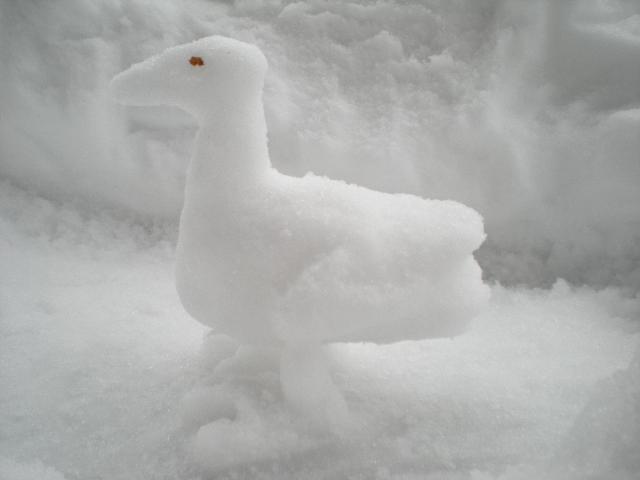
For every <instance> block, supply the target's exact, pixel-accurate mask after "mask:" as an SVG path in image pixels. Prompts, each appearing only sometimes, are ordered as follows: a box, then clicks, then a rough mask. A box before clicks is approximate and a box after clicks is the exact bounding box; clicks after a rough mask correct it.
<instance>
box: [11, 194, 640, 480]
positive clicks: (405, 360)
mask: <svg viewBox="0 0 640 480" xmlns="http://www.w3.org/2000/svg"><path fill="white" fill-rule="evenodd" d="M171 228H172V227H171V225H163V224H155V225H154V224H144V223H141V222H140V220H139V219H137V218H122V217H121V216H119V214H117V213H109V212H105V211H103V210H101V211H100V212H96V211H92V210H91V209H87V206H86V204H84V203H83V204H81V205H80V204H69V203H67V204H62V205H60V204H58V203H52V202H50V201H47V200H45V199H43V198H40V197H37V196H34V195H33V194H32V193H29V192H24V191H22V190H19V189H16V188H15V187H11V186H9V185H7V184H6V183H2V184H0V233H1V235H0V241H1V242H2V248H0V264H1V267H2V269H1V270H0V271H1V272H2V275H0V282H1V283H0V301H1V304H2V317H1V323H0V326H1V328H2V335H1V336H0V360H1V361H0V385H2V389H1V390H0V426H2V428H1V429H0V432H1V434H0V451H2V456H3V460H1V461H0V468H1V470H0V478H3V479H4V478H8V479H11V480H15V479H20V478H21V477H20V475H22V476H23V477H24V476H25V475H26V476H28V475H31V477H32V478H33V477H37V478H45V479H47V480H49V478H48V477H52V479H56V480H59V478H60V477H63V478H66V479H67V480H69V479H73V478H99V477H103V478H111V479H115V480H118V479H123V480H124V479H127V480H132V479H133V480H137V479H140V480H142V479H148V478H159V479H162V478H166V479H169V478H171V479H185V480H193V479H203V480H204V479H209V478H262V479H285V480H286V479H313V478H345V477H349V476H351V477H355V478H376V477H378V478H396V479H406V478H434V479H435V478H441V479H447V480H448V479H458V478H473V479H474V480H487V479H494V478H502V479H527V480H529V479H538V478H552V479H558V480H559V479H576V480H578V479H584V478H589V476H590V475H591V478H629V479H631V478H633V475H635V474H636V473H637V456H635V453H634V452H637V449H635V446H637V445H638V443H639V442H640V438H638V431H637V428H636V427H637V422H635V421H634V418H637V417H634V415H637V413H634V412H637V405H638V398H637V389H638V385H639V384H640V382H639V381H638V377H637V372H638V370H637V358H636V360H635V361H634V363H630V362H631V360H632V358H634V355H636V356H637V353H635V352H637V350H638V347H639V341H640V338H639V337H638V331H639V326H638V318H639V317H638V315H639V314H640V299H638V297H629V296H626V295H625V294H624V293H623V292H622V291H620V290H619V289H616V288H609V289H604V290H601V291H596V290H593V289H591V288H588V287H581V288H576V287H571V286H569V285H568V284H567V283H565V282H558V283H557V284H556V285H555V286H554V287H553V288H552V289H550V290H530V289H529V290H527V289H505V288H503V287H499V286H495V287H493V289H492V300H491V305H490V307H489V309H488V310H487V311H486V312H484V313H483V314H482V315H481V316H480V317H479V318H478V319H477V321H475V322H474V328H473V329H472V330H471V331H470V332H469V333H467V334H465V335H462V336H459V337H456V339H454V340H449V339H439V340H438V339H436V340H426V341H422V342H403V343H399V344H394V345H386V346H376V345H373V344H343V345H334V346H331V347H330V348H329V349H328V352H327V354H328V358H329V359H330V366H331V371H332V372H333V373H334V381H335V383H336V384H337V385H338V387H339V388H340V389H341V390H342V391H344V392H345V397H346V399H347V401H348V402H349V404H350V406H351V413H352V417H353V424H352V426H351V427H350V430H349V432H348V433H347V434H346V435H344V436H343V437H340V438H338V439H336V438H335V437H327V436H326V435H323V434H321V433H317V432H316V430H314V429H313V428H311V427H309V426H306V425H305V423H304V422H303V421H302V420H301V419H299V418H296V417H293V416H291V415H288V414H287V411H286V409H285V408H284V407H283V404H282V397H281V393H280V385H279V381H278V369H279V363H278V357H277V355H276V353H275V352H274V351H273V350H271V349H260V348H255V347H252V348H249V347H242V348H238V345H237V344H236V343H235V342H233V341H232V340H231V339H229V338H227V337H223V336H219V335H210V334H209V335H207V336H206V338H205V343H204V345H203V347H202V349H201V351H200V352H199V349H200V345H201V343H202V338H203V335H205V333H206V331H205V329H204V328H203V327H202V326H200V325H199V324H198V323H197V322H195V321H193V320H192V319H191V318H190V317H189V316H188V315H187V314H186V313H185V312H184V311H183V310H182V308H181V307H180V302H179V299H178V296H177V294H176V293H175V290H174V278H173V254H172V252H173V248H174V246H173V244H172V242H171V241H168V240H167V239H170V235H169V234H168V231H170V230H171ZM187 392H191V393H187ZM634 392H635V393H634ZM185 394H186V396H185ZM212 400H214V401H212ZM181 416H182V418H183V420H184V422H183V421H181V419H180V417H181ZM224 418H228V419H229V421H224V420H223V419H224ZM213 419H220V420H221V421H220V422H219V423H216V424H215V428H212V427H210V428H205V429H204V430H202V432H201V433H200V434H198V428H199V427H200V425H203V424H208V423H209V422H211V421H212V420H213ZM230 425H235V427H236V428H233V429H230V428H229V426H230ZM196 436H199V438H202V439H203V440H204V441H205V444H207V445H211V444H212V443H215V442H224V446H225V447H227V446H230V445H233V446H234V447H235V446H238V445H239V446H240V447H242V448H240V449H236V450H240V451H241V452H242V453H240V454H229V455H228V456H224V457H223V456H222V455H219V454H218V455H216V452H220V451H221V450H217V449H214V448H210V449H209V450H208V451H207V458H206V459H204V461H205V462H209V465H212V464H213V465H214V466H216V467H218V468H221V467H222V470H221V471H219V473H218V474H217V475H215V476H213V477H212V476H209V475H207V474H205V473H204V472H203V471H201V470H199V469H198V468H197V467H196V466H194V465H195V464H196V462H195V459H194V458H193V457H192V455H199V453H198V450H197V449H195V450H192V448H191V446H190V444H191V442H193V441H194V440H195V439H196ZM224 451H227V452H230V449H226V448H225V450H224ZM274 452H277V454H278V455H277V456H274ZM586 459H588V460H589V461H583V460H586ZM601 459H602V460H601ZM572 465H574V466H576V467H579V468H578V470H572V469H571V468H569V467H571V466H572ZM572 472H573V473H572ZM611 472H621V475H620V476H619V477H616V476H615V475H613V474H612V473H611ZM624 472H627V473H628V472H631V473H628V474H627V477H625V476H623V474H624ZM56 476H57V477H58V478H56ZM636 476H637V475H636ZM27 478H28V477H27Z"/></svg>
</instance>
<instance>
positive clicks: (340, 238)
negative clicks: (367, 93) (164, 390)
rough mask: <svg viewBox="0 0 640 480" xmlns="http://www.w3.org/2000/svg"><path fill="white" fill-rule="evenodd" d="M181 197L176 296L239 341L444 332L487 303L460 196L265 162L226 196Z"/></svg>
mask: <svg viewBox="0 0 640 480" xmlns="http://www.w3.org/2000/svg"><path fill="white" fill-rule="evenodd" d="M191 193H192V192H190V191H189V186H187V192H186V198H187V201H186V202H185V206H184V210H183V212H182V216H181V223H180V236H179V241H178V251H177V285H178V291H179V293H180V297H181V300H182V302H183V304H184V306H185V307H186V309H187V311H189V313H190V314H191V315H192V316H194V318H196V319H198V320H199V321H200V322H202V323H205V324H207V325H210V326H211V327H213V328H214V329H215V330H217V331H220V332H221V333H226V334H229V335H231V336H233V337H236V338H238V339H240V340H242V341H245V342H249V343H256V344H278V343H300V342H323V343H324V342H336V341H372V342H377V343H389V342H395V341H400V340H413V339H421V338H429V337H442V336H453V335H456V334H458V333H461V331H463V330H464V328H465V326H466V324H467V322H468V320H469V319H470V318H471V317H472V316H473V315H474V314H475V312H476V311H477V310H478V309H479V308H481V306H482V304H483V302H484V301H486V296H487V289H486V287H485V286H484V285H483V283H482V280H481V272H480V268H479V267H478V265H477V263H476V262H475V260H474V259H473V256H472V252H473V251H474V250H475V249H476V248H477V247H478V246H479V245H480V243H481V242H482V241H483V239H484V233H483V231H482V220H481V218H480V216H479V215H478V214H477V213H476V212H475V211H473V210H472V209H470V208H467V207H465V206H464V205H461V204H459V203H456V202H451V201H438V200H425V199H422V198H419V197H416V196H412V195H392V194H386V193H381V192H376V191H372V190H369V189H366V188H363V187H359V186H356V185H352V184H347V183H344V182H340V181H335V180H330V179H327V178H324V177H318V176H315V175H311V174H308V175H306V176H305V177H302V178H294V177H289V176H285V175H282V174H280V173H279V172H277V171H276V170H273V169H269V170H267V171H266V172H265V174H264V175H263V176H260V178H258V179H255V181H253V182H251V183H249V184H245V185H243V187H242V189H241V190H240V191H238V192H236V194H234V195H233V196H232V197H231V198H225V197H224V191H222V192H221V194H220V195H215V196H213V198H212V197H211V195H210V194H209V193H208V194H207V195H205V196H206V197H207V199H208V200H209V201H207V200H206V199H203V198H201V197H199V196H197V195H196V198H190V196H191ZM189 200H191V201H189ZM213 218H215V219H216V221H211V220H210V219H213Z"/></svg>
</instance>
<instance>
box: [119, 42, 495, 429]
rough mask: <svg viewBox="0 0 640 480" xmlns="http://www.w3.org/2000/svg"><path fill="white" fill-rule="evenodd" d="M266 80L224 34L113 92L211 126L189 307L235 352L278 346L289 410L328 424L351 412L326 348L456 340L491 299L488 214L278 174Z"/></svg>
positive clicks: (188, 225)
mask: <svg viewBox="0 0 640 480" xmlns="http://www.w3.org/2000/svg"><path fill="white" fill-rule="evenodd" d="M266 71H267V61H266V60H265V57H264V56H263V54H262V53H261V52H260V50H259V49H258V48H257V47H255V46H253V45H249V44H246V43H243V42H240V41H237V40H232V39H229V38H224V37H219V36H214V37H208V38H204V39H201V40H198V41H195V42H193V43H189V44H186V45H181V46H177V47H174V48H170V49H168V50H166V51H165V52H164V53H162V54H160V55H159V56H155V57H153V58H150V59H148V60H146V61H144V62H141V63H139V64H136V65H134V66H132V67H131V68H130V69H128V70H127V71H125V72H123V73H121V74H119V75H118V76H117V77H115V78H114V80H113V82H112V90H113V92H114V94H115V95H116V98H117V100H118V101H120V102H121V103H125V104H130V105H139V106H142V105H159V104H169V105H176V106H178V107H181V108H183V109H184V110H186V111H187V112H190V113H191V114H193V115H194V116H195V117H196V118H197V119H198V121H199V123H200V130H199V131H198V134H197V139H196V143H195V151H194V154H193V158H192V160H191V163H190V165H189V168H188V172H187V178H186V188H185V197H184V207H183V210H182V215H181V217H180V233H179V239H178V246H177V259H176V280H177V289H178V293H179V295H180V299H181V301H182V303H183V304H184V307H185V308H186V310H187V311H188V312H189V313H190V314H191V315H192V316H193V317H194V318H195V319H197V320H198V321H200V322H202V323H204V324H206V325H210V326H211V327H213V328H214V329H215V330H216V331H217V332H219V333H224V334H227V335H230V336H232V337H234V338H236V339H237V340H239V341H240V342H245V343H248V344H254V345H273V346H277V347H278V348H280V349H281V351H282V356H281V364H280V370H281V371H280V373H281V384H282V388H283V393H284V396H285V398H286V399H287V400H288V402H289V403H290V404H291V405H292V406H294V407H295V408H297V409H298V410H301V411H303V412H304V413H306V414H307V415H309V416H311V417H313V418H316V419H317V420H319V421H320V422H325V421H327V420H328V421H331V420H336V419H337V418H338V417H340V416H341V415H343V414H344V412H345V411H346V410H345V407H344V401H343V399H342V396H341V395H340V393H339V392H338V390H337V389H336V387H335V386H334V384H333V382H332V381H331V377H330V376H329V374H328V371H327V369H326V366H325V361H324V359H323V353H322V352H323V349H322V345H323V344H325V343H328V342H376V343H389V342H396V341H401V340H411V339H424V338H431V337H449V336H454V335H456V334H459V333H461V332H462V331H464V329H465V327H466V325H467V323H468V321H469V320H470V319H471V318H472V317H473V316H474V315H476V314H477V313H478V311H479V310H480V309H481V308H482V307H483V305H484V304H485V303H486V301H487V298H488V288H487V287H486V286H485V285H484V284H483V282H482V279H481V270H480V268H479V266H478V264H477V263H476V261H475V259H474V257H473V252H474V251H475V250H476V249H477V248H478V247H479V246H480V244H481V243H482V242H483V240H484V238H485V235H484V231H483V224H482V218H481V217H480V215H479V214H478V213H476V212H475V211H474V210H472V209H470V208H468V207H466V206H464V205H461V204H459V203H456V202H453V201H439V200H425V199H422V198H419V197H416V196H412V195H392V194H387V193H381V192H376V191H372V190H368V189H366V188H362V187H359V186H356V185H351V184H347V183H344V182H341V181H336V180H331V179H328V178H324V177H319V176H315V175H311V174H308V175H306V176H305V177H303V178H294V177H290V176H286V175H283V174H281V173H279V172H278V171H276V170H275V169H273V168H272V166H271V163H270V160H269V152H268V148H267V127H266V122H265V117H264V111H263V103H262V89H263V82H264V78H265V73H266Z"/></svg>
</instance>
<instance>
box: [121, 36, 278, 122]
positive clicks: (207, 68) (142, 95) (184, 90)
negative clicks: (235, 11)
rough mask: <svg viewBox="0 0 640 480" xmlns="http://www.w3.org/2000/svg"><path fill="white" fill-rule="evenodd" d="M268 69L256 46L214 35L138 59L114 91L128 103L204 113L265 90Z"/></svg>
mask: <svg viewBox="0 0 640 480" xmlns="http://www.w3.org/2000/svg"><path fill="white" fill-rule="evenodd" d="M266 70H267V61H266V59H265V57H264V55H263V54H262V52H261V51H260V50H259V49H258V48H257V47H256V46H254V45H250V44H248V43H244V42H241V41H239V40H234V39H231V38H226V37H221V36H213V37H206V38H202V39H200V40H196V41H195V42H192V43H188V44H184V45H179V46H177V47H173V48H169V49H167V50H165V51H164V52H163V53H161V54H159V55H156V56H154V57H151V58H149V59H147V60H145V61H143V62H140V63H137V64H135V65H133V66H132V67H130V68H129V69H128V70H125V71H124V72H122V73H120V74H119V75H117V76H116V77H115V78H114V79H113V80H112V81H111V91H112V93H113V94H114V96H115V98H116V100H117V101H118V102H119V103H123V104H125V105H136V106H151V105H173V106H177V107H180V108H182V109H184V110H186V111H188V112H189V113H191V114H193V115H195V116H196V117H199V118H202V117H204V116H206V115H207V113H208V112H211V111H212V110H213V111H215V110H216V106H218V107H221V108H224V106H225V105H227V104H228V103H229V102H230V101H234V100H235V101H238V100H239V99H242V98H247V97H248V96H253V95H256V94H257V95H260V94H261V93H262V86H263V83H264V77H265V73H266Z"/></svg>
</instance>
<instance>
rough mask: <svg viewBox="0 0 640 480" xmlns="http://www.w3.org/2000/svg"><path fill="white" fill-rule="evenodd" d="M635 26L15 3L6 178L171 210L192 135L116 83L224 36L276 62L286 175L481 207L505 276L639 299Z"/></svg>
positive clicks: (181, 121)
mask: <svg viewBox="0 0 640 480" xmlns="http://www.w3.org/2000/svg"><path fill="white" fill-rule="evenodd" d="M639 19H640V12H639V11H638V7H637V5H636V4H635V3H633V2H629V1H620V2H609V3H604V2H597V1H595V0H594V1H585V2H534V3H531V4H526V5H525V4H524V3H521V2H520V3H516V4H511V3H509V2H501V1H498V0H495V1H491V0H486V1H482V2H473V3H472V4H469V3H467V2H464V3H463V2H450V1H446V2H441V1H436V0H430V1H428V2H401V3H400V2H394V1H385V2H375V3H355V2H346V3H345V2H342V1H329V2H325V1H322V2H320V1H314V0H312V1H308V2H294V3H288V2H269V3H267V4H263V3H253V2H237V3H235V4H233V5H229V4H226V3H220V4H218V3H214V2H204V1H195V0H194V1H189V2H186V3H181V4H180V5H179V6H178V5H176V4H175V2H170V1H157V2H148V1H143V0H137V1H134V0H119V1H116V2H113V1H109V2H107V1H104V0H101V1H98V2H91V3H90V4H88V3H86V2H80V1H77V0H64V1H63V2H57V3H56V5H55V6H54V5H49V4H46V3H45V4H41V3H37V2H35V1H21V2H3V3H2V5H1V7H0V21H1V22H2V28H1V29H0V31H1V32H2V33H1V35H2V42H1V43H0V44H1V45H2V47H0V55H1V56H2V60H3V65H4V68H3V69H2V71H1V72H0V100H1V101H2V103H3V112H5V114H4V115H3V116H2V119H1V120H0V175H2V176H3V177H5V178H11V179H13V180H14V181H15V182H17V183H18V184H20V185H27V186H30V187H33V188H35V189H37V190H38V191H40V192H43V193H45V194H46V195H48V196H56V197H61V196H77V197H79V198H83V199H85V201H88V202H91V203H96V204H104V203H108V204H112V205H117V206H120V207H123V208H128V209H132V210H134V211H138V212H145V213H147V214H150V215H153V216H165V217H170V218H175V217H176V215H177V212H178V211H179V208H180V204H181V201H182V197H181V192H182V182H183V178H184V170H185V168H186V160H187V158H188V157H189V150H190V148H191V143H190V142H191V140H190V139H191V138H192V135H193V124H192V123H191V121H190V120H189V119H187V118H186V117H184V116H182V115H180V114H179V113H177V112H176V111H173V110H166V109H147V108H131V109H121V108H119V107H117V106H115V105H114V104H113V103H111V102H110V101H109V100H108V98H107V94H106V83H107V81H108V80H109V79H110V78H111V77H112V75H113V74H115V73H116V72H118V71H120V70H122V69H124V68H125V67H127V66H129V65H130V64H131V63H134V62H135V61H138V60H141V59H143V58H146V57H148V56H149V55H150V54H152V53H157V52H160V51H162V50H163V49H164V48H165V47H167V46H170V45H176V44H180V43H184V42H185V41H188V40H192V39H195V38H199V37H202V36H205V35H210V34H214V33H217V34H223V35H228V36H233V37H236V38H240V39H243V40H247V41H250V42H255V43H257V44H258V45H259V46H260V47H261V48H262V50H263V51H264V52H265V54H266V56H267V58H268V59H269V61H270V66H271V69H270V73H269V76H268V78H267V88H266V103H267V121H268V126H269V131H270V150H271V156H272V158H273V160H274V163H275V164H276V166H277V167H278V168H280V169H282V170H283V171H285V172H287V173H291V174H296V175H302V174H304V173H305V172H306V171H308V170H312V171H314V172H316V173H319V174H326V175H328V176H331V177H333V178H341V179H345V180H348V181H352V182H355V183H359V184H362V185H365V186H369V187H373V188H376V189H380V190H384V191H391V192H399V191H402V192H408V193H417V194H420V195H423V196H426V197H430V198H451V199H455V200H458V201H462V202H464V203H466V204H469V205H471V206H472V207H474V208H476V209H477V210H478V211H480V213H481V214H482V215H483V216H484V217H485V218H486V220H487V230H488V234H489V239H490V243H489V244H488V245H487V246H486V247H485V248H484V249H483V251H482V259H481V260H482V263H483V265H484V266H485V269H486V270H488V271H489V272H490V275H492V276H493V277H496V278H499V279H502V280H503V281H510V282H521V281H526V282H530V283H541V282H551V281H552V280H553V279H554V278H555V277H556V276H558V275H560V276H564V277H567V278H569V279H571V280H574V281H577V282H588V283H592V284H606V283H608V282H616V283H619V284H626V285H635V286H636V287H637V286H638V285H640V273H639V271H638V268H637V259H638V258H639V256H640V252H638V245H640V242H639V241H638V224H639V220H640V218H639V215H640V213H639V212H638V209H637V208H636V207H635V206H636V205H637V204H638V201H639V198H638V197H639V195H640V193H638V189H637V184H638V182H639V180H640V170H639V168H638V162H637V153H638V151H639V150H640V145H639V142H640V140H639V139H638V135H637V132H638V128H639V124H640V114H639V113H638V103H639V101H640V94H639V93H638V88H640V87H638V82H637V78H638V77H639V75H640V73H639V72H638V68H640V67H638V65H640V61H638V55H639V54H638V52H639V51H640V47H639V44H640V41H639V40H638V22H639ZM122 125H126V127H125V128H122Z"/></svg>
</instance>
